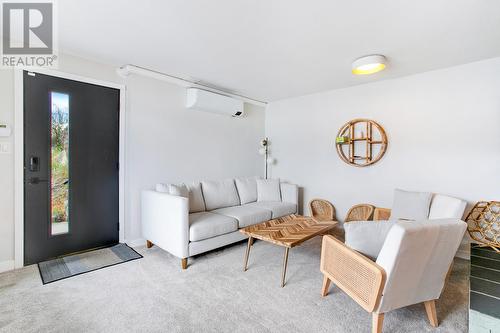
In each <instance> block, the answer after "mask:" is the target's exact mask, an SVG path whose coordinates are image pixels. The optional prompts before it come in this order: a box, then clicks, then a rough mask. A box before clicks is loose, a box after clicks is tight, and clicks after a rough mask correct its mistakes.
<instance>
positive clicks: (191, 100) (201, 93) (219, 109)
mask: <svg viewBox="0 0 500 333" xmlns="http://www.w3.org/2000/svg"><path fill="white" fill-rule="evenodd" d="M186 108H188V109H189V110H197V111H205V112H212V113H218V114H222V115H226V116H231V117H241V116H242V115H243V102H242V101H241V100H238V99H235V98H232V97H228V96H224V95H221V94H217V93H214V92H211V91H208V90H203V89H198V88H187V98H186Z"/></svg>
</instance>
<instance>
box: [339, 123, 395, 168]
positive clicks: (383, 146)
mask: <svg viewBox="0 0 500 333" xmlns="http://www.w3.org/2000/svg"><path fill="white" fill-rule="evenodd" d="M387 144H388V141H387V135H386V134H385V130H384V128H383V127H382V126H380V125H379V124H378V123H377V122H375V121H373V120H370V119H362V118H360V119H353V120H351V121H349V122H348V123H346V124H344V126H342V127H341V128H340V130H339V132H338V134H337V137H336V139H335V146H336V148H337V153H338V154H339V156H340V158H341V159H342V161H344V162H345V163H347V164H350V165H354V166H356V167H365V166H368V165H372V164H374V163H376V162H378V161H379V160H380V159H381V158H382V156H384V154H385V152H386V150H387Z"/></svg>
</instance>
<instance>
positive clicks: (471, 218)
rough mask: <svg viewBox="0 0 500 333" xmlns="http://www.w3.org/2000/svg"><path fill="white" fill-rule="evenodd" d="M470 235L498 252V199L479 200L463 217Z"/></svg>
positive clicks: (499, 232) (499, 237) (481, 244)
mask: <svg viewBox="0 0 500 333" xmlns="http://www.w3.org/2000/svg"><path fill="white" fill-rule="evenodd" d="M465 221H466V222H467V231H468V232H469V235H470V237H471V238H472V239H473V240H475V241H476V242H478V243H479V244H480V246H485V247H486V246H489V247H491V248H492V249H494V250H495V251H497V252H500V201H480V202H478V203H476V204H475V205H474V207H473V208H472V210H471V211H470V212H469V214H468V215H467V218H466V219H465Z"/></svg>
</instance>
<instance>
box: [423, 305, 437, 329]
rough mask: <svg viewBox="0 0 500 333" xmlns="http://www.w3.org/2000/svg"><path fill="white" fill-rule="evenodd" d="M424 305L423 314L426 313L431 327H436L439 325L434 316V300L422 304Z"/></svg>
mask: <svg viewBox="0 0 500 333" xmlns="http://www.w3.org/2000/svg"><path fill="white" fill-rule="evenodd" d="M424 305H425V312H427V317H428V318H429V322H430V323H431V326H432V327H438V325H439V323H438V320H437V314H436V301H435V300H432V301H426V302H424Z"/></svg>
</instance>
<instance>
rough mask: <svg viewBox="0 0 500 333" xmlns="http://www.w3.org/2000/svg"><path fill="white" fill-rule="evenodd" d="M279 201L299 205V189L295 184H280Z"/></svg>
mask: <svg viewBox="0 0 500 333" xmlns="http://www.w3.org/2000/svg"><path fill="white" fill-rule="evenodd" d="M280 190H281V201H283V202H289V203H293V204H295V205H297V207H298V205H299V187H298V186H297V185H295V184H288V183H281V184H280Z"/></svg>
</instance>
